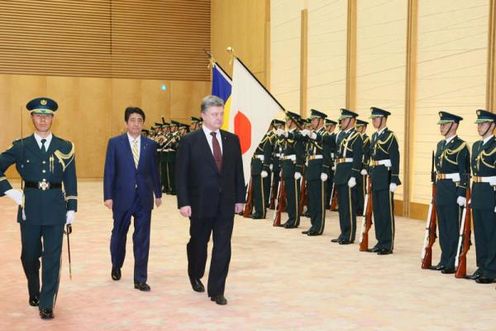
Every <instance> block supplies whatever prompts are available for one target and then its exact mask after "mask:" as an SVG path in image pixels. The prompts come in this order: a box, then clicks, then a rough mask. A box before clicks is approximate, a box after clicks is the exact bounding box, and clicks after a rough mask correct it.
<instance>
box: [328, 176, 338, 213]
mask: <svg viewBox="0 0 496 331" xmlns="http://www.w3.org/2000/svg"><path fill="white" fill-rule="evenodd" d="M329 209H330V210H332V211H336V210H338V192H336V185H335V184H334V183H332V188H331V206H330V208H329Z"/></svg>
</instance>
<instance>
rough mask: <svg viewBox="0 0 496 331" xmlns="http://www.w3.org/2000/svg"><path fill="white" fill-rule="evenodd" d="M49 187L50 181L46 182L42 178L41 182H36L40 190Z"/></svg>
mask: <svg viewBox="0 0 496 331" xmlns="http://www.w3.org/2000/svg"><path fill="white" fill-rule="evenodd" d="M49 188H50V183H49V182H47V181H46V180H43V181H41V182H38V189H40V190H42V191H46V190H48V189H49Z"/></svg>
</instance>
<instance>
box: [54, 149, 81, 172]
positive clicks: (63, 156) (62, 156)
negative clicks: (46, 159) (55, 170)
mask: <svg viewBox="0 0 496 331" xmlns="http://www.w3.org/2000/svg"><path fill="white" fill-rule="evenodd" d="M69 143H70V144H71V150H70V151H69V153H67V154H64V153H62V152H61V151H60V150H58V149H57V150H56V151H55V152H53V154H54V155H55V157H56V158H57V159H58V160H59V162H60V164H61V165H62V171H65V169H66V168H67V167H68V166H69V164H71V162H72V161H74V152H75V150H76V147H75V146H74V144H73V143H72V142H69ZM66 161H67V163H66Z"/></svg>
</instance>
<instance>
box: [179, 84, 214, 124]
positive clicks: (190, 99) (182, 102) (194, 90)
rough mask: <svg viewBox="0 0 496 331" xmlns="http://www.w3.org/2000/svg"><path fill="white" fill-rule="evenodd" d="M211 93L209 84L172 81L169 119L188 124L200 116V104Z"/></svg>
mask: <svg viewBox="0 0 496 331" xmlns="http://www.w3.org/2000/svg"><path fill="white" fill-rule="evenodd" d="M210 91H211V84H210V82H188V81H174V82H173V83H172V84H171V103H170V118H171V119H174V120H178V121H180V122H184V123H189V122H190V116H197V117H198V116H199V115H200V104H201V100H202V99H203V97H204V96H206V95H209V94H210Z"/></svg>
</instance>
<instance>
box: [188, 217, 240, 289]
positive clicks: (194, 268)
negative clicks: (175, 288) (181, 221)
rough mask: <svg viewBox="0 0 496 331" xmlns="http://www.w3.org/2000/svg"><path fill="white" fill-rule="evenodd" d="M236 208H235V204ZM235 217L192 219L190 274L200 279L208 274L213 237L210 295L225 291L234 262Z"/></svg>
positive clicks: (189, 254) (209, 282) (189, 246)
mask: <svg viewBox="0 0 496 331" xmlns="http://www.w3.org/2000/svg"><path fill="white" fill-rule="evenodd" d="M233 208H234V207H233ZM233 223H234V217H233V216H230V217H225V216H224V217H223V216H217V217H212V218H196V217H195V218H193V217H192V218H190V226H189V234H190V239H189V242H188V245H187V246H186V250H187V254H188V276H189V277H190V278H197V279H200V278H202V277H203V275H204V274H205V265H206V263H207V247H208V241H209V240H210V234H211V233H212V237H213V248H212V258H211V261H210V271H209V274H208V286H207V291H208V296H210V297H212V296H216V295H221V294H224V289H225V286H226V278H227V273H228V271H229V262H230V261H231V235H232V231H233Z"/></svg>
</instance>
